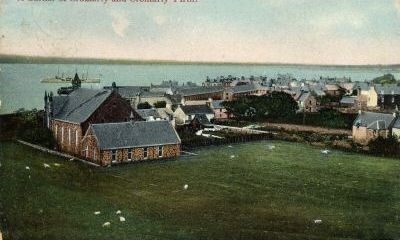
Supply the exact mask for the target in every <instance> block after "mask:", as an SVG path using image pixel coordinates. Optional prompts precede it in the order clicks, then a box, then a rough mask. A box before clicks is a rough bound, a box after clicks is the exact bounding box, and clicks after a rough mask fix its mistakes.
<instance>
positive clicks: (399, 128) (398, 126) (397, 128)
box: [392, 117, 400, 141]
mask: <svg viewBox="0 0 400 240" xmlns="http://www.w3.org/2000/svg"><path fill="white" fill-rule="evenodd" d="M392 136H394V137H396V138H397V140H399V141H400V117H398V118H397V119H396V121H395V122H394V124H393V127H392Z"/></svg>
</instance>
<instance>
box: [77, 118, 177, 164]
mask: <svg viewBox="0 0 400 240" xmlns="http://www.w3.org/2000/svg"><path fill="white" fill-rule="evenodd" d="M180 146H181V140H180V138H179V136H178V134H177V132H176V131H175V129H174V128H173V127H172V125H171V124H170V123H169V122H168V121H151V122H124V123H105V124H92V125H90V127H89V129H88V131H87V132H86V135H85V137H84V138H83V142H82V148H83V152H84V157H85V158H87V159H89V160H91V161H93V162H95V163H97V164H99V165H102V166H107V165H111V164H118V163H123V162H127V163H129V162H135V161H144V160H149V159H162V158H172V157H177V156H179V155H180Z"/></svg>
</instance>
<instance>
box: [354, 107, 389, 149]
mask: <svg viewBox="0 0 400 240" xmlns="http://www.w3.org/2000/svg"><path fill="white" fill-rule="evenodd" d="M396 120H397V115H396V114H386V113H375V112H362V111H360V112H359V114H358V116H357V118H356V120H355V121H354V124H353V134H352V135H353V140H354V142H356V143H359V144H368V142H369V141H371V140H373V139H375V138H377V137H384V138H387V137H389V136H390V135H391V129H392V127H393V125H394V123H395V121H396Z"/></svg>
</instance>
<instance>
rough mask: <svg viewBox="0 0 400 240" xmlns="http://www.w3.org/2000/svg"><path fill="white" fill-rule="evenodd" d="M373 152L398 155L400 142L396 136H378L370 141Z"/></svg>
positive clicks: (369, 144) (369, 145)
mask: <svg viewBox="0 0 400 240" xmlns="http://www.w3.org/2000/svg"><path fill="white" fill-rule="evenodd" d="M368 147H369V150H370V152H371V153H373V154H379V155H383V156H396V155H397V156H398V155H399V154H400V144H399V141H398V139H397V138H396V137H393V136H390V137H389V138H383V137H378V138H376V139H374V140H371V141H370V142H369V143H368Z"/></svg>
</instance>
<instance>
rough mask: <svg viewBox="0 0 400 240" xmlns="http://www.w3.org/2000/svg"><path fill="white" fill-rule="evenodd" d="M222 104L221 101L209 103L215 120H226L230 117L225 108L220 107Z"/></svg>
mask: <svg viewBox="0 0 400 240" xmlns="http://www.w3.org/2000/svg"><path fill="white" fill-rule="evenodd" d="M223 102H224V101H223V100H211V101H210V102H209V106H210V107H211V109H212V110H213V111H214V118H215V119H228V118H229V117H231V116H230V114H229V113H228V111H227V110H226V108H225V107H224V106H222V103H223Z"/></svg>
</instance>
